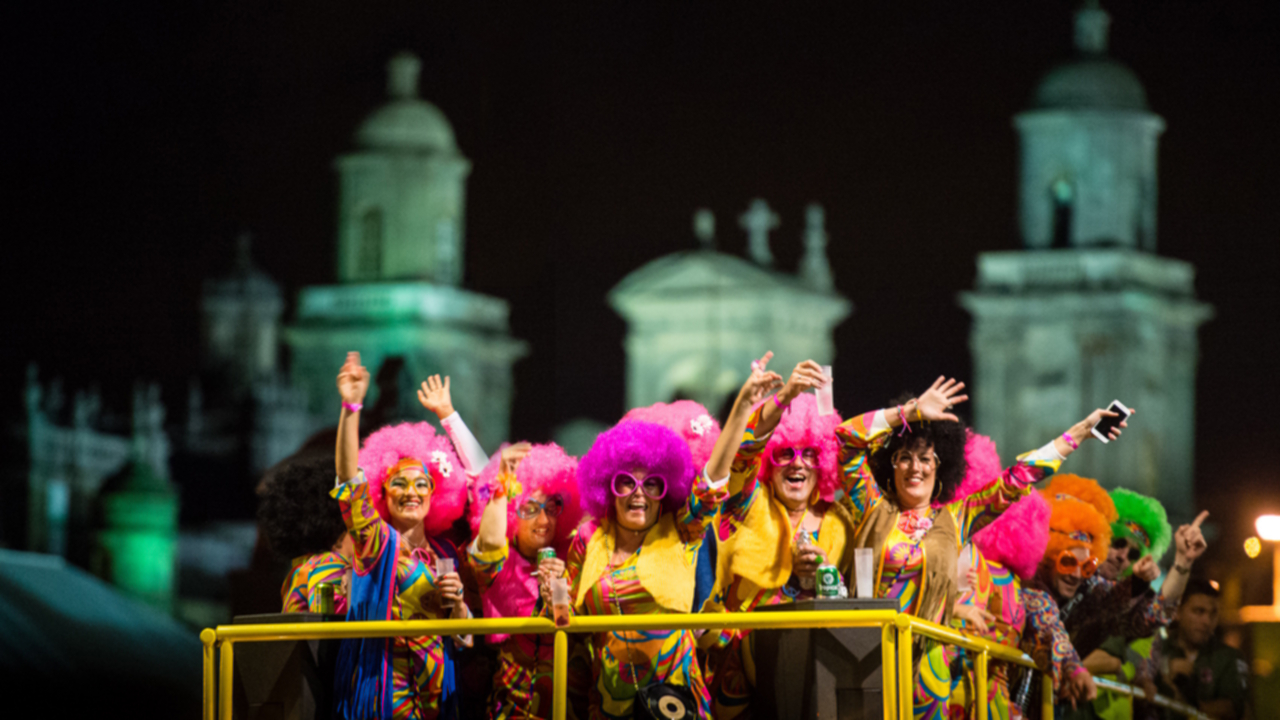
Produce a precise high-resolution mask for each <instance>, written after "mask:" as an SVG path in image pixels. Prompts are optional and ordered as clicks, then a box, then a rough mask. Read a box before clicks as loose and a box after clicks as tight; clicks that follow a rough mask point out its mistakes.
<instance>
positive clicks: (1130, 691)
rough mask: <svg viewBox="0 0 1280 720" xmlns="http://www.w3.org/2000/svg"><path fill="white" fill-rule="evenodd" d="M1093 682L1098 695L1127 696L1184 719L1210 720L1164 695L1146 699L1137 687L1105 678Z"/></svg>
mask: <svg viewBox="0 0 1280 720" xmlns="http://www.w3.org/2000/svg"><path fill="white" fill-rule="evenodd" d="M1093 682H1094V684H1096V685H1097V686H1098V692H1099V693H1103V692H1109V693H1114V694H1116V695H1127V696H1129V697H1131V698H1136V699H1138V700H1146V701H1147V702H1149V703H1151V704H1152V705H1158V706H1160V707H1162V708H1166V709H1168V710H1172V711H1173V712H1176V713H1178V714H1179V715H1182V716H1184V717H1188V718H1193V719H1194V720H1212V719H1211V718H1210V717H1209V716H1208V715H1206V714H1204V713H1203V712H1200V710H1199V709H1197V708H1193V707H1191V706H1190V705H1188V704H1186V703H1181V702H1178V701H1177V700H1173V699H1171V698H1167V697H1165V696H1164V695H1155V696H1153V697H1147V693H1146V691H1145V690H1143V689H1142V688H1141V687H1139V686H1137V685H1130V684H1128V683H1122V682H1116V681H1114V680H1107V679H1106V678H1100V677H1095V678H1094V679H1093Z"/></svg>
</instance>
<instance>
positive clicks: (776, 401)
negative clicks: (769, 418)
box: [773, 393, 791, 410]
mask: <svg viewBox="0 0 1280 720" xmlns="http://www.w3.org/2000/svg"><path fill="white" fill-rule="evenodd" d="M773 404H774V405H777V406H778V409H779V410H786V409H787V408H789V407H791V403H787V404H786V405H783V404H782V403H780V402H778V393H774V394H773Z"/></svg>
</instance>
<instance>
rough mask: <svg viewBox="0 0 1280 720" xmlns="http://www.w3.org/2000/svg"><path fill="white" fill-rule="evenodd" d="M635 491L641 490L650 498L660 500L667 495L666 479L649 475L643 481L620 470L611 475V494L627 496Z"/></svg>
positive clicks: (621, 496)
mask: <svg viewBox="0 0 1280 720" xmlns="http://www.w3.org/2000/svg"><path fill="white" fill-rule="evenodd" d="M637 491H640V492H643V493H644V496H645V497H647V498H649V499H650V500H661V499H662V498H664V497H666V495H667V480H666V478H664V477H662V476H660V475H649V476H647V477H646V478H645V479H644V480H643V481H641V480H638V479H636V476H635V475H632V474H631V473H629V472H620V473H618V474H617V475H614V476H613V494H614V495H615V496H617V497H620V498H628V497H631V496H632V495H635V494H636V492H637Z"/></svg>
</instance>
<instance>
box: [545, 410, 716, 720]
mask: <svg viewBox="0 0 1280 720" xmlns="http://www.w3.org/2000/svg"><path fill="white" fill-rule="evenodd" d="M693 479H694V471H693V462H692V459H691V457H690V454H689V448H688V446H687V445H686V444H685V442H684V441H683V440H682V439H681V438H680V437H679V436H678V435H677V434H676V433H674V432H672V431H671V430H668V429H667V428H665V427H662V426H660V425H656V424H653V423H647V422H640V421H636V420H628V421H624V422H620V423H618V424H617V425H616V426H614V427H613V428H612V429H610V430H607V431H605V432H604V433H601V435H600V437H598V438H597V439H596V441H595V443H594V444H593V445H592V446H591V450H590V451H589V452H588V453H587V454H586V456H584V457H583V458H582V461H581V462H580V463H579V465H578V487H579V492H580V494H581V497H582V507H583V510H584V511H585V512H586V513H588V514H589V515H590V516H591V517H592V518H593V519H592V520H591V521H589V522H587V523H584V524H583V525H582V526H580V527H579V528H578V530H577V532H576V533H575V535H574V537H573V538H572V540H571V541H570V546H569V555H568V562H567V567H566V577H567V580H568V585H569V594H570V595H569V596H570V602H571V608H570V612H571V613H573V614H576V615H618V614H624V615H641V614H655V613H686V612H689V611H690V610H691V609H692V605H693V593H694V564H695V560H696V558H697V555H698V549H699V546H700V545H701V544H702V542H703V537H704V529H705V526H706V523H708V522H709V521H710V519H711V518H712V517H713V516H714V514H715V512H716V504H717V502H718V501H719V500H720V499H722V495H723V493H722V492H717V491H716V489H714V488H711V487H709V486H707V485H706V483H704V482H699V483H697V484H695V483H694V482H693ZM542 579H543V582H542V597H543V603H544V613H546V614H548V615H549V614H550V612H551V587H550V580H551V578H550V577H548V576H547V575H544V576H543V578H542ZM589 642H590V652H591V656H592V686H591V690H590V706H591V709H590V714H591V717H592V718H617V717H631V716H632V712H633V711H634V710H635V707H634V706H635V703H636V702H637V700H638V699H639V700H640V701H643V700H644V697H648V696H651V695H653V694H655V693H660V692H667V693H676V694H682V693H684V694H686V695H685V697H684V702H686V703H688V705H691V706H692V707H688V706H686V709H687V710H688V711H689V712H690V713H696V714H697V715H698V716H700V717H706V716H707V714H708V711H709V707H710V700H709V698H708V696H707V690H706V687H705V685H704V683H703V680H702V672H701V669H700V668H699V666H698V662H697V657H696V647H695V641H694V635H693V633H692V632H691V631H688V630H659V631H645V632H606V633H598V634H596V635H593V636H592V637H591V638H590V641H589ZM658 685H665V686H666V687H658Z"/></svg>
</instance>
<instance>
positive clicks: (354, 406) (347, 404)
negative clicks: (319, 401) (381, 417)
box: [342, 400, 364, 412]
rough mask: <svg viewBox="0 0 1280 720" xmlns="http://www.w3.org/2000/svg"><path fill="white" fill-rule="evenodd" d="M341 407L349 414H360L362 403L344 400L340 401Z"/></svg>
mask: <svg viewBox="0 0 1280 720" xmlns="http://www.w3.org/2000/svg"><path fill="white" fill-rule="evenodd" d="M342 407H344V408H346V409H347V410H349V411H351V412H360V408H362V407H364V403H352V402H347V401H345V400H344V401H342Z"/></svg>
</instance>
